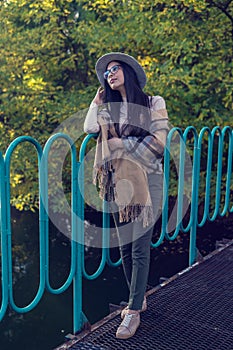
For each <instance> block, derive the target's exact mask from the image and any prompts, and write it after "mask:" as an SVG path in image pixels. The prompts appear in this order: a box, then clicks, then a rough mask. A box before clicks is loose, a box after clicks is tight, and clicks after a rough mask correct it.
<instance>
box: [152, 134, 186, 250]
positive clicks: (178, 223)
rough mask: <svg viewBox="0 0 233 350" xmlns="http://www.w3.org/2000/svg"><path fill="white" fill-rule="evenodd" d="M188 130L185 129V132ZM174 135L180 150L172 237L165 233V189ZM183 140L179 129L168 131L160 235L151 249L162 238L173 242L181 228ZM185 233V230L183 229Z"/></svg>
mask: <svg viewBox="0 0 233 350" xmlns="http://www.w3.org/2000/svg"><path fill="white" fill-rule="evenodd" d="M188 131H189V129H187V132H188ZM174 133H178V135H179V140H180V141H179V148H180V153H179V154H180V157H179V165H178V166H179V180H178V188H177V193H178V195H177V209H176V210H177V213H176V227H175V231H174V233H173V234H172V235H169V233H168V231H167V228H168V227H167V225H168V223H169V220H168V195H167V192H166V191H167V188H169V182H170V175H169V173H170V154H171V141H172V137H173V135H174ZM185 140H186V139H185V138H184V136H183V132H182V130H181V129H180V128H172V129H171V130H170V131H169V134H168V137H167V144H166V147H165V152H164V188H163V204H162V205H163V206H162V208H163V213H162V235H161V236H160V238H159V240H158V241H157V242H156V243H155V244H153V247H157V246H158V245H159V244H160V243H161V241H162V238H164V237H165V238H166V239H168V240H171V241H172V240H174V239H175V238H176V237H177V236H178V234H179V231H180V229H181V227H182V213H183V194H184V165H185ZM184 231H185V229H184Z"/></svg>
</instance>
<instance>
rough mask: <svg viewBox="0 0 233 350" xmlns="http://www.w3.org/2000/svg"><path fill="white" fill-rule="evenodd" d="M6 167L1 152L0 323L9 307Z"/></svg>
mask: <svg viewBox="0 0 233 350" xmlns="http://www.w3.org/2000/svg"><path fill="white" fill-rule="evenodd" d="M4 169H5V166H4V159H3V156H2V153H1V152H0V196H1V197H0V225H1V230H0V232H1V268H2V301H1V308H0V321H1V320H2V319H3V317H4V315H5V313H6V310H7V306H8V263H7V261H8V256H7V223H6V206H5V198H6V197H5V196H6V191H5V190H6V189H5V181H4V179H5V171H4Z"/></svg>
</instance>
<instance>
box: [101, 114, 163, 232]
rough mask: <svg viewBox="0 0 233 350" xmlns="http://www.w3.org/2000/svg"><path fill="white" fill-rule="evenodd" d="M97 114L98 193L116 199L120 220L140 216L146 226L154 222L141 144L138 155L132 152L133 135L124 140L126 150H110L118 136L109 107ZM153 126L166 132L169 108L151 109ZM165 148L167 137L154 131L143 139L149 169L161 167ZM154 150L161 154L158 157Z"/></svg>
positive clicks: (106, 198) (157, 130) (139, 218)
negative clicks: (158, 110) (110, 143)
mask: <svg viewBox="0 0 233 350" xmlns="http://www.w3.org/2000/svg"><path fill="white" fill-rule="evenodd" d="M160 112H161V111H160ZM98 117H99V118H98V122H99V125H100V133H99V136H98V139H97V147H96V154H95V162H94V183H95V184H96V186H97V188H98V189H99V195H100V197H101V198H102V199H105V200H107V201H108V202H112V201H114V202H115V203H116V204H117V205H118V207H119V216H120V222H129V221H135V220H139V221H142V224H143V227H147V226H149V225H150V224H151V223H153V220H154V217H153V207H152V202H151V197H150V193H149V188H148V181H147V172H148V171H146V167H145V165H144V164H143V162H141V161H140V157H138V155H139V154H138V153H139V152H140V147H139V148H138V149H137V151H136V152H135V153H136V157H137V159H136V157H134V156H132V154H133V152H132V149H133V148H135V140H134V137H129V138H127V140H123V144H124V146H126V147H124V149H123V150H119V149H118V150H115V151H110V149H109V147H108V140H109V139H111V138H112V137H119V136H118V135H117V132H116V130H115V127H114V124H113V123H112V122H111V120H110V116H109V114H108V113H107V111H105V112H103V113H100V115H99V116H98ZM152 128H153V129H154V130H156V132H157V133H159V132H161V131H162V133H163V135H164V131H166V132H167V131H168V118H167V114H166V110H164V111H163V112H162V113H157V112H153V113H152ZM166 132H165V133H166ZM126 142H127V145H126ZM147 143H148V146H147ZM127 148H128V150H127ZM163 149H164V139H163V140H162V141H161V140H160V139H158V137H157V138H156V137H154V135H153V134H152V135H149V136H148V137H146V138H145V139H144V140H143V144H142V145H141V150H143V154H141V158H142V159H143V160H146V161H147V163H146V164H147V165H148V164H151V169H150V171H149V172H151V171H153V168H154V169H155V168H156V166H157V169H159V168H160V169H161V159H162V154H163ZM148 150H149V151H148ZM155 154H156V155H159V157H158V158H156V156H155ZM138 158H139V159H138ZM152 163H153V164H152ZM147 170H148V169H147Z"/></svg>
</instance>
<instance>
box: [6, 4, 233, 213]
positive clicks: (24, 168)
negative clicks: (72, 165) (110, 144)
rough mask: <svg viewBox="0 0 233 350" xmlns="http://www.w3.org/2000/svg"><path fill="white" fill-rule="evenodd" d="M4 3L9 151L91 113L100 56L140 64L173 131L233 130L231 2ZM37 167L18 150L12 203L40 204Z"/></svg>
mask: <svg viewBox="0 0 233 350" xmlns="http://www.w3.org/2000/svg"><path fill="white" fill-rule="evenodd" d="M0 6H1V7H0V16H1V22H0V33H1V36H0V48H1V58H0V79H1V86H0V135H1V150H2V152H3V153H4V152H5V150H6V148H7V146H8V145H9V144H10V142H11V141H12V140H13V139H15V138H16V137H17V136H20V135H31V136H33V137H34V138H36V139H37V140H38V141H39V142H40V143H41V145H44V144H45V142H46V140H47V139H48V137H49V136H50V135H51V134H52V133H53V132H54V131H55V130H56V128H57V127H58V126H59V125H60V124H61V123H62V122H63V121H65V120H66V119H67V118H68V117H70V116H72V115H73V114H75V113H76V112H77V111H78V110H82V109H84V108H87V107H88V104H89V103H90V101H91V100H92V98H93V96H94V94H95V91H96V89H97V87H98V81H97V78H96V75H95V71H94V65H95V62H96V59H97V58H98V57H99V56H100V55H102V54H104V53H106V52H108V51H123V52H126V53H129V54H132V55H133V56H134V57H136V58H137V59H138V60H139V61H140V62H141V64H142V65H143V66H144V68H145V70H146V73H147V76H148V84H147V86H146V92H148V93H149V94H153V95H155V94H159V95H162V96H164V98H165V100H166V102H167V108H168V112H169V116H170V120H171V123H172V124H173V125H175V126H181V127H183V128H184V127H186V126H187V125H190V124H192V125H194V126H195V127H197V129H198V130H199V129H200V128H201V127H202V126H204V125H208V126H210V127H212V126H214V125H221V126H224V125H227V124H230V125H232V103H233V102H232V68H233V67H232V47H233V35H232V33H233V11H232V7H233V6H232V1H230V0H199V1H194V0H167V1H158V0H143V1H138V0H135V1H133V0H93V1H88V0H86V1H85V0H27V1H26V0H2V1H1V5H0ZM78 127H79V128H81V129H82V120H79V126H78ZM79 145H80V140H79V141H78V142H77V146H79ZM36 168H37V165H36V157H35V152H34V151H33V152H31V151H30V150H28V148H27V149H26V150H25V149H24V147H21V148H20V151H16V153H15V156H14V161H13V162H12V185H13V186H12V203H13V205H15V206H16V207H17V208H19V209H25V208H33V207H36V206H37V205H38V193H37V192H38V189H37V187H38V186H37V185H36V181H37V170H36Z"/></svg>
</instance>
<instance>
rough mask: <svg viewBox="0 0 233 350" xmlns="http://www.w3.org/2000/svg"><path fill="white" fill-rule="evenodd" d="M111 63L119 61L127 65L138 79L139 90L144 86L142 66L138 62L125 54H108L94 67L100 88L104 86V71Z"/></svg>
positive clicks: (144, 77)
mask: <svg viewBox="0 0 233 350" xmlns="http://www.w3.org/2000/svg"><path fill="white" fill-rule="evenodd" d="M112 61H121V62H124V63H127V64H128V65H129V66H130V67H131V68H133V70H134V71H135V73H136V76H137V78H138V82H139V85H140V87H141V89H143V88H144V86H145V85H146V74H145V71H144V69H143V68H142V66H141V65H140V64H139V63H138V61H137V60H136V59H135V58H134V57H132V56H129V55H127V54H125V53H121V52H110V53H107V54H105V55H103V56H102V57H100V58H99V59H98V61H97V62H96V65H95V70H96V74H97V77H98V79H99V82H100V84H101V85H102V86H104V81H105V79H104V72H105V71H106V68H107V65H108V64H109V63H110V62H112Z"/></svg>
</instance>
